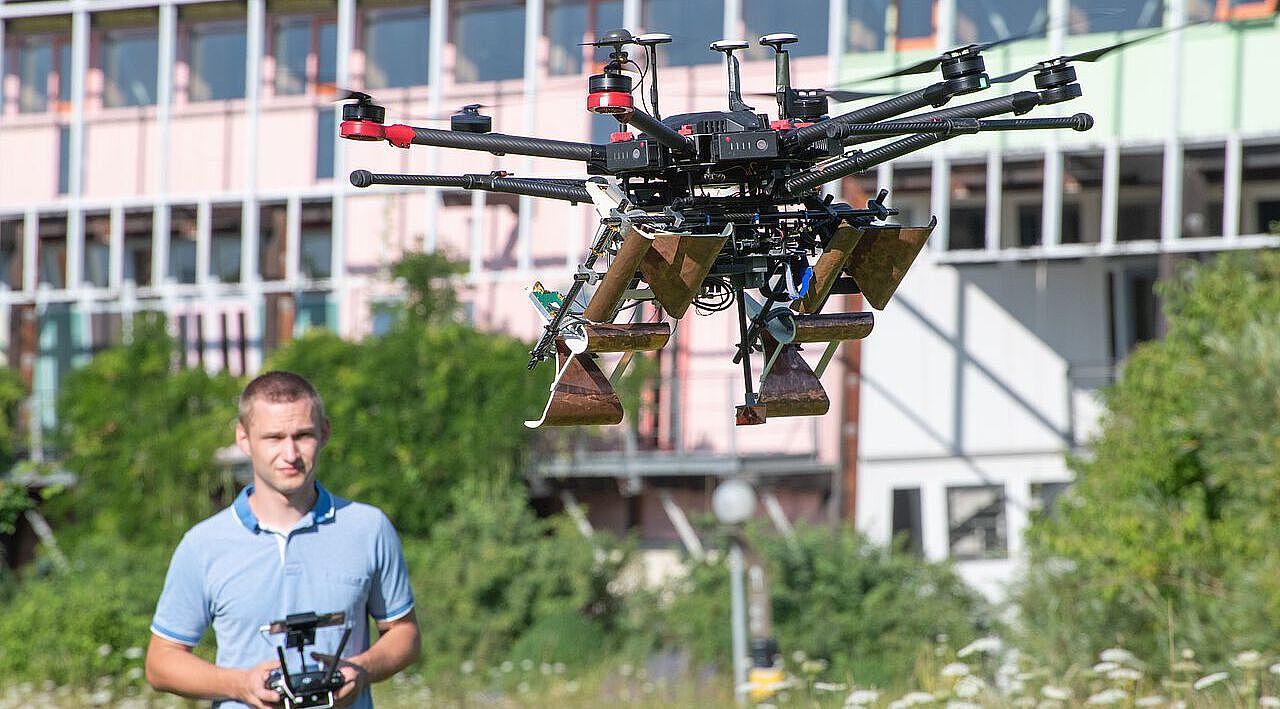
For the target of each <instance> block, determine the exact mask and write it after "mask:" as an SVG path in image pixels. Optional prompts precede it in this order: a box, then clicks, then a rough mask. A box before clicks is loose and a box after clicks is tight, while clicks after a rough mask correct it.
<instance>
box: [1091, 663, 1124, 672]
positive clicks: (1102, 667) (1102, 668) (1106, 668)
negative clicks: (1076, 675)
mask: <svg viewBox="0 0 1280 709" xmlns="http://www.w3.org/2000/svg"><path fill="white" fill-rule="evenodd" d="M1119 667H1120V665H1117V664H1116V663H1114V662H1099V663H1098V664H1096V665H1094V666H1093V671H1094V672H1095V673H1096V674H1100V675H1105V674H1106V673H1108V672H1110V671H1111V670H1115V669H1119Z"/></svg>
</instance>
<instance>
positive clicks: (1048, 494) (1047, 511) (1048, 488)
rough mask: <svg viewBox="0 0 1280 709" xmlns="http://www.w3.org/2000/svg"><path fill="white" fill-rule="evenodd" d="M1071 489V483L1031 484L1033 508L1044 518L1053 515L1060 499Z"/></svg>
mask: <svg viewBox="0 0 1280 709" xmlns="http://www.w3.org/2000/svg"><path fill="white" fill-rule="evenodd" d="M1069 487H1071V483H1031V507H1032V509H1034V510H1035V511H1036V512H1038V513H1040V514H1041V515H1042V516H1048V515H1051V514H1053V508H1054V505H1055V504H1057V502H1058V497H1060V496H1061V495H1062V493H1064V492H1066V491H1067V488H1069Z"/></svg>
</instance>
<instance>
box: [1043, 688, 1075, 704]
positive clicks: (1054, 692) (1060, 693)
mask: <svg viewBox="0 0 1280 709" xmlns="http://www.w3.org/2000/svg"><path fill="white" fill-rule="evenodd" d="M1040 694H1042V695H1044V697H1045V699H1056V700H1058V701H1060V702H1065V701H1067V700H1068V699H1071V690H1070V689H1067V688H1066V687H1055V686H1053V685H1051V684H1046V685H1045V686H1043V687H1041V688H1040Z"/></svg>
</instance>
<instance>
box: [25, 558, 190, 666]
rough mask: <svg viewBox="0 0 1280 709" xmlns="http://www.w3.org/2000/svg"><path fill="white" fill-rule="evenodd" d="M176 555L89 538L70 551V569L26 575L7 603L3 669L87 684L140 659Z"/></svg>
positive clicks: (139, 661)
mask: <svg viewBox="0 0 1280 709" xmlns="http://www.w3.org/2000/svg"><path fill="white" fill-rule="evenodd" d="M169 555H170V550H169V549H166V548H162V547H158V546H139V545H137V544H134V543H132V542H130V543H127V544H126V543H125V542H124V541H121V540H115V541H107V540H106V539H103V538H99V539H86V540H85V541H84V542H83V543H81V544H79V545H78V546H77V548H76V549H74V550H72V552H71V553H70V562H71V563H70V568H69V570H67V571H65V572H56V573H52V574H50V575H48V576H44V577H39V578H27V579H24V580H23V582H22V583H21V584H20V585H19V586H18V587H17V589H16V591H15V593H13V594H12V595H11V596H10V597H9V598H8V600H7V601H6V602H5V603H3V605H0V676H3V677H4V678H5V681H6V683H8V682H14V683H17V682H19V681H34V682H41V681H43V680H52V681H54V682H56V683H58V684H73V685H78V686H87V685H91V684H93V683H94V682H96V681H98V679H99V678H100V677H102V676H104V675H113V676H116V677H120V676H123V675H124V674H125V673H126V672H127V671H128V670H129V669H131V668H134V667H141V666H142V659H141V657H139V656H136V655H137V650H141V649H145V648H146V647H147V643H148V641H149V640H150V638H151V631H150V626H151V616H152V613H153V612H154V611H155V602H156V599H157V598H158V597H159V595H160V589H161V587H162V586H163V585H164V574H165V570H166V568H167V567H168V562H169ZM129 648H135V650H134V652H132V653H129V652H128V650H129ZM135 674H136V673H135ZM135 680H138V678H135ZM139 681H140V680H139Z"/></svg>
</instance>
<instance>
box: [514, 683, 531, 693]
mask: <svg viewBox="0 0 1280 709" xmlns="http://www.w3.org/2000/svg"><path fill="white" fill-rule="evenodd" d="M516 691H517V692H519V693H521V694H528V693H529V683H528V682H521V683H520V684H517V685H516Z"/></svg>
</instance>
